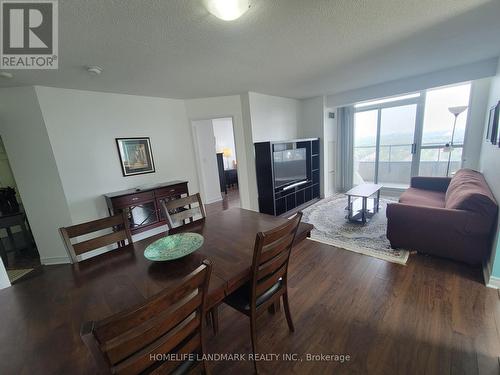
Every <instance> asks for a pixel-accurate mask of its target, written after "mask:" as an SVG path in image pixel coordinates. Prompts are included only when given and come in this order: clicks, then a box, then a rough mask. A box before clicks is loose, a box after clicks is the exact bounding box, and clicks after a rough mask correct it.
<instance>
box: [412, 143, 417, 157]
mask: <svg viewBox="0 0 500 375" xmlns="http://www.w3.org/2000/svg"><path fill="white" fill-rule="evenodd" d="M411 153H412V154H413V155H415V154H416V153H417V144H416V143H413V144H412V145H411Z"/></svg>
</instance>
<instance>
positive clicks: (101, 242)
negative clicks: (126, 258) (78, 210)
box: [59, 211, 133, 263]
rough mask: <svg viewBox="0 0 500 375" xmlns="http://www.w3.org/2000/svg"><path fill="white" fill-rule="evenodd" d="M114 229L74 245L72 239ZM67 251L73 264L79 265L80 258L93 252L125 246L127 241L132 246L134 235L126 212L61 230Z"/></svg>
mask: <svg viewBox="0 0 500 375" xmlns="http://www.w3.org/2000/svg"><path fill="white" fill-rule="evenodd" d="M106 229H108V230H109V229H112V230H113V231H112V232H109V233H106V234H101V235H98V236H96V237H93V238H90V239H86V240H83V241H80V242H78V243H73V242H72V239H74V238H75V237H80V236H87V235H89V234H92V233H94V232H97V231H101V230H106ZM59 232H60V233H61V236H62V238H63V241H64V244H65V246H66V249H67V251H68V253H69V255H70V257H71V262H72V263H78V262H79V261H80V260H79V258H78V257H79V256H80V255H82V254H85V253H88V252H90V251H92V250H97V249H100V248H102V247H105V246H108V245H111V244H114V243H117V244H118V246H119V247H120V246H123V245H125V240H127V241H128V243H129V244H131V243H132V242H133V241H132V235H131V233H130V226H129V221H128V218H127V215H126V213H125V211H124V212H122V213H121V214H118V215H114V216H110V217H107V218H104V219H98V220H93V221H89V222H86V223H82V224H77V225H72V226H70V227H63V228H59Z"/></svg>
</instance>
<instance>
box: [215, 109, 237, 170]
mask: <svg viewBox="0 0 500 375" xmlns="http://www.w3.org/2000/svg"><path fill="white" fill-rule="evenodd" d="M212 126H213V129H214V135H215V148H216V149H217V152H223V150H224V149H225V148H228V149H230V150H231V156H228V157H226V156H224V169H232V168H233V164H234V162H235V161H236V151H235V150H236V146H235V145H234V132H233V119H232V118H230V117H229V118H227V117H226V118H218V119H214V120H212Z"/></svg>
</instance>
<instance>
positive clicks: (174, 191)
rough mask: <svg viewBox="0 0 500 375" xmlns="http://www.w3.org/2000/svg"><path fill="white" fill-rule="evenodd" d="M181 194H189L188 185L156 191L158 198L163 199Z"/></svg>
mask: <svg viewBox="0 0 500 375" xmlns="http://www.w3.org/2000/svg"><path fill="white" fill-rule="evenodd" d="M181 194H188V188H187V184H180V185H174V186H167V187H164V188H161V189H157V190H155V195H156V197H157V198H163V197H169V196H172V195H181Z"/></svg>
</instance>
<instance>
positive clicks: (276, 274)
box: [224, 212, 302, 373]
mask: <svg viewBox="0 0 500 375" xmlns="http://www.w3.org/2000/svg"><path fill="white" fill-rule="evenodd" d="M301 218H302V212H298V213H297V214H296V215H295V216H294V217H292V218H291V219H289V220H288V222H287V223H285V224H282V225H280V226H279V227H276V228H274V229H271V230H270V231H267V232H259V233H257V237H256V240H255V247H254V254H253V262H252V270H251V275H252V276H251V280H250V282H248V283H247V284H246V285H243V286H242V287H240V288H239V289H237V290H236V291H235V292H233V293H231V294H230V295H229V296H227V297H226V299H225V300H224V302H225V303H227V304H228V305H229V306H231V307H233V308H234V309H236V310H238V311H239V312H241V313H243V314H245V315H247V316H248V317H249V318H250V331H251V336H252V350H253V353H254V354H255V353H257V335H256V319H257V315H258V314H260V313H261V312H262V311H265V310H266V309H269V308H271V309H272V308H273V307H274V306H279V301H280V298H283V307H284V310H285V316H286V321H287V323H288V328H289V329H290V331H292V332H293V331H294V330H295V328H294V326H293V321H292V315H291V313H290V305H289V303H288V289H287V275H288V261H289V259H290V253H291V251H292V246H293V243H294V240H295V235H296V233H297V229H298V227H299V224H300V219H301ZM254 368H255V372H256V373H257V372H258V369H257V362H256V361H255V360H254Z"/></svg>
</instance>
